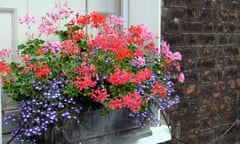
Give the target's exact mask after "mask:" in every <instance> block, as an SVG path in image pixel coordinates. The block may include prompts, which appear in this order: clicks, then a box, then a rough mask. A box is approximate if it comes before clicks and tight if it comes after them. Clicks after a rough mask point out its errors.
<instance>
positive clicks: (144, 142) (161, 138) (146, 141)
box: [135, 125, 172, 144]
mask: <svg viewBox="0 0 240 144" xmlns="http://www.w3.org/2000/svg"><path fill="white" fill-rule="evenodd" d="M150 130H151V131H152V135H151V136H148V137H144V138H142V139H139V140H138V141H137V142H136V143H135V144H158V143H162V142H166V141H169V140H171V139H172V136H171V133H170V130H169V128H168V126H167V125H162V126H160V127H151V128H150Z"/></svg>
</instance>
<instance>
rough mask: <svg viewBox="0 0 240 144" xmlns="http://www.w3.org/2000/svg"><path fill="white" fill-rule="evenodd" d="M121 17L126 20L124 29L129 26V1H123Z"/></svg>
mask: <svg viewBox="0 0 240 144" xmlns="http://www.w3.org/2000/svg"><path fill="white" fill-rule="evenodd" d="M121 16H122V17H123V18H124V20H125V23H124V27H128V26H129V0H121Z"/></svg>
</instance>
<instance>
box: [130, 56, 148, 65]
mask: <svg viewBox="0 0 240 144" xmlns="http://www.w3.org/2000/svg"><path fill="white" fill-rule="evenodd" d="M132 63H133V65H136V66H139V67H144V66H145V65H146V62H145V59H144V57H137V58H135V59H134V60H133V61H132Z"/></svg>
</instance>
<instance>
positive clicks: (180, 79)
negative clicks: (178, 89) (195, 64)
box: [178, 72, 185, 83]
mask: <svg viewBox="0 0 240 144" xmlns="http://www.w3.org/2000/svg"><path fill="white" fill-rule="evenodd" d="M184 80H185V76H184V73H182V72H181V73H180V74H179V75H178V81H179V82H180V83H183V82H184Z"/></svg>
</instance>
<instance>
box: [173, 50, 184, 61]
mask: <svg viewBox="0 0 240 144" xmlns="http://www.w3.org/2000/svg"><path fill="white" fill-rule="evenodd" d="M173 59H174V60H182V55H181V54H180V52H175V53H174V54H173Z"/></svg>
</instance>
